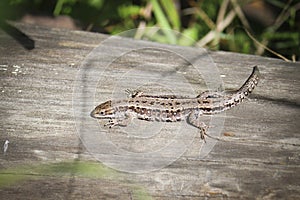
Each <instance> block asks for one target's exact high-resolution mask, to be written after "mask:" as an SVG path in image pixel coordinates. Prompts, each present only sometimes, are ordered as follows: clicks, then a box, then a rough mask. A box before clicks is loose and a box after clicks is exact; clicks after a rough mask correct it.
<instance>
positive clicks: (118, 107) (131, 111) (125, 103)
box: [90, 66, 260, 141]
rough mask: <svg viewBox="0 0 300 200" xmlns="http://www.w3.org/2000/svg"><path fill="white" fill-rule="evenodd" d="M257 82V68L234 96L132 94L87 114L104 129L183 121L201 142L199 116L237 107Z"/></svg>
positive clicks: (203, 126) (202, 125)
mask: <svg viewBox="0 0 300 200" xmlns="http://www.w3.org/2000/svg"><path fill="white" fill-rule="evenodd" d="M259 79H260V72H259V69H258V67H257V66H254V67H253V71H252V73H251V75H250V76H249V78H248V79H247V80H246V82H245V83H244V84H243V85H242V86H241V87H240V88H239V89H238V90H236V91H234V92H230V93H229V92H211V91H205V92H203V93H201V94H200V95H198V96H196V97H194V98H189V97H179V96H175V95H147V94H143V92H141V91H133V92H131V93H130V96H129V98H127V99H121V100H108V101H106V102H104V103H101V104H99V105H98V106H96V107H95V108H94V109H93V111H92V112H91V113H90V115H91V117H93V118H96V119H109V121H108V123H106V124H105V126H108V127H109V128H112V127H114V126H127V125H128V124H129V123H130V122H131V120H132V119H133V118H137V119H140V120H147V121H158V122H179V121H182V120H185V121H187V123H188V124H190V125H192V126H194V127H196V128H198V129H199V130H200V136H201V139H202V140H204V141H205V135H207V133H206V131H207V127H208V126H207V125H206V124H205V123H204V122H201V120H200V116H202V115H213V114H217V113H220V112H223V111H225V110H228V109H231V108H232V107H235V106H236V105H238V104H240V103H241V102H242V101H243V100H244V99H245V98H246V97H247V96H248V95H249V94H250V93H251V92H252V91H253V89H254V88H255V87H256V85H257V84H258V82H259Z"/></svg>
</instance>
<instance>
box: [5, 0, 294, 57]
mask: <svg viewBox="0 0 300 200" xmlns="http://www.w3.org/2000/svg"><path fill="white" fill-rule="evenodd" d="M299 9H300V2H299V1H298V0H44V1H43V0H1V1H0V20H2V21H3V20H16V21H23V22H27V23H35V24H40V25H41V24H42V25H49V26H54V27H65V28H70V29H81V30H86V31H94V32H101V33H105V34H118V33H120V32H123V31H127V30H129V29H135V28H136V30H137V31H136V34H135V35H134V36H133V37H135V38H138V39H145V38H146V39H147V35H148V34H151V39H152V40H153V38H154V40H156V41H158V42H163V43H169V44H178V45H186V46H201V47H205V48H209V49H211V50H224V51H232V52H240V53H247V54H257V55H263V56H270V57H281V58H282V59H286V60H299V55H300V48H299V46H300V42H299V41H300V36H299V32H300V12H299ZM145 27H159V28H163V29H161V30H162V31H157V32H156V33H148V32H147V31H146V30H148V29H145ZM168 29H170V30H174V31H168ZM176 32H177V33H178V34H176ZM187 38H190V39H187ZM191 39H192V40H191Z"/></svg>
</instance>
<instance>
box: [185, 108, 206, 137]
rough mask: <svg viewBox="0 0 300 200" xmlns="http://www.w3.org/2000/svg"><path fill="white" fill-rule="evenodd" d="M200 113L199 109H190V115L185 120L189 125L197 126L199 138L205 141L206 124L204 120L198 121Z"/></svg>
mask: <svg viewBox="0 0 300 200" xmlns="http://www.w3.org/2000/svg"><path fill="white" fill-rule="evenodd" d="M201 114H202V113H201V112H199V111H192V112H191V113H190V115H189V116H188V120H187V121H188V123H189V124H190V125H192V126H194V127H196V128H198V129H199V130H200V138H201V139H202V140H204V142H206V140H205V135H207V134H206V131H207V128H208V126H207V125H206V124H205V123H204V122H202V121H200V116H201Z"/></svg>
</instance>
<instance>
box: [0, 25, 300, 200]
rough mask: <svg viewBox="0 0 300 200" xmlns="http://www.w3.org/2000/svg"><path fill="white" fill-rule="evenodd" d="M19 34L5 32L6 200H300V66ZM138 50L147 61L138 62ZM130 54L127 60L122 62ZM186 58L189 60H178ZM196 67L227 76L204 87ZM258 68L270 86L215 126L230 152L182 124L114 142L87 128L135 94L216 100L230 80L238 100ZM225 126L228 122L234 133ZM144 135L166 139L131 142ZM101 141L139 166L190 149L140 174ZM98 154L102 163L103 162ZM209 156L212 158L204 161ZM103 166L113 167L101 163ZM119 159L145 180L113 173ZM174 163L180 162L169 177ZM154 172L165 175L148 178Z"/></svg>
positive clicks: (76, 35)
mask: <svg viewBox="0 0 300 200" xmlns="http://www.w3.org/2000/svg"><path fill="white" fill-rule="evenodd" d="M13 26H14V27H15V28H16V29H18V30H19V31H21V32H22V33H24V34H25V36H24V35H22V37H21V39H20V35H17V36H18V37H19V40H15V39H14V37H13V34H16V33H15V32H12V31H7V29H4V31H3V30H0V44H1V45H0V55H1V57H0V76H1V90H0V96H1V129H0V130H1V134H0V141H1V143H2V144H4V142H5V140H6V139H8V140H9V141H10V144H9V147H8V150H7V152H6V153H5V154H1V155H0V196H1V199H41V198H43V199H83V198H84V199H104V198H108V199H115V198H118V199H147V198H149V199H151V198H154V199H174V198H179V199H203V198H205V197H208V198H215V199H220V198H225V199H241V198H243V199H254V198H255V199H298V198H299V197H300V192H299V191H300V175H299V174H300V170H299V164H300V160H299V150H300V148H299V145H300V140H299V129H300V125H299V122H300V115H299V104H300V96H299V95H300V91H299V90H300V89H299V88H300V81H299V77H300V64H299V63H287V62H284V61H282V60H278V59H271V58H264V57H259V56H252V55H243V54H236V53H229V52H209V54H206V53H205V52H203V51H202V50H201V49H198V48H190V47H178V46H168V45H162V44H158V43H152V42H145V41H138V40H132V39H127V38H113V39H112V38H109V37H108V36H106V35H102V34H95V33H87V32H81V31H66V30H59V29H49V28H43V27H38V26H32V25H26V24H18V23H14V24H13ZM107 41H109V43H105V42H107ZM100 42H102V44H101V45H102V46H101V48H100V50H101V51H98V52H97V55H96V57H93V55H91V54H89V53H90V52H91V51H92V50H93V49H94V48H95V47H98V45H99V43H100ZM26 45H27V46H26ZM28 45H29V46H30V47H32V48H28ZM145 47H147V48H146V49H144V48H145ZM132 48H133V49H137V50H135V51H129V50H130V49H132ZM123 51H124V52H126V54H124V55H122V56H120V57H118V58H117V59H115V55H117V54H118V53H120V52H123ZM178 51H182V55H184V58H182V57H180V56H178V55H176V54H175V52H178ZM98 56H99V57H98ZM186 58H190V59H191V60H192V62H194V61H195V60H200V63H202V64H203V65H207V66H209V65H210V64H211V63H212V64H213V63H215V64H216V66H217V69H218V70H219V74H211V76H209V77H207V75H208V74H209V73H210V72H211V71H210V69H209V68H208V67H207V66H205V67H203V69H201V70H200V71H201V72H203V74H204V75H206V77H205V76H204V75H203V74H202V77H199V72H198V71H197V70H196V69H195V68H193V67H191V66H190V65H189V62H188V60H186ZM193 58H194V59H195V60H193ZM209 58H211V59H212V60H211V61H210V60H209ZM113 59H115V60H113ZM254 65H258V66H259V69H260V71H261V74H262V76H263V79H262V80H261V82H260V83H259V85H258V87H257V88H256V89H255V90H254V93H253V94H252V95H251V96H250V97H249V99H248V100H247V101H245V102H244V103H243V104H241V105H240V106H238V107H236V108H234V109H232V110H229V111H227V112H226V115H218V116H216V117H215V120H216V121H215V122H216V123H217V124H215V125H214V124H211V128H210V129H211V130H212V131H211V132H210V133H211V134H212V135H214V134H216V135H215V136H220V139H221V141H217V140H213V139H210V138H208V139H207V144H204V143H203V141H201V140H200V138H199V135H197V130H196V129H195V128H193V127H189V126H186V125H185V124H184V123H178V124H177V123H174V124H166V125H160V124H154V125H151V123H150V124H149V122H143V121H134V123H135V124H136V126H135V127H131V129H130V127H127V128H125V129H120V128H113V129H111V130H107V129H105V128H103V127H102V126H98V125H99V124H98V122H97V121H95V120H93V119H91V118H90V117H89V116H87V114H88V112H89V111H91V110H92V109H93V107H92V105H96V104H97V103H101V102H102V101H105V100H108V99H109V98H122V97H124V98H125V97H126V94H125V92H124V93H123V90H124V89H126V88H130V89H137V88H138V89H142V90H143V91H144V92H145V93H149V94H154V93H155V94H166V93H168V94H170V93H171V94H180V95H185V96H195V95H197V94H198V93H199V92H201V91H204V90H206V89H207V87H206V86H207V85H209V86H215V88H212V87H209V89H217V87H219V85H218V84H217V83H218V80H219V79H220V77H221V79H222V81H223V82H224V85H223V87H225V89H229V90H232V89H236V88H238V87H240V86H241V84H242V83H243V82H244V81H245V80H246V78H247V77H248V76H249V74H250V73H251V70H252V67H253V66H254ZM106 67H107V68H106ZM220 75H221V76H220ZM161 77H163V78H161ZM178 77H183V78H182V79H180V80H178ZM211 77H214V78H215V79H211ZM211 80H212V81H213V82H209V81H211ZM143 81H144V82H143ZM163 81H166V84H167V85H166V86H164V85H162V84H161V83H164V82H163ZM214 81H216V82H214ZM135 86H136V88H135ZM187 86H188V87H190V88H187ZM191 88H192V89H191ZM93 95H94V96H93ZM77 108H81V110H77ZM81 115H84V116H82V118H81ZM219 119H225V124H224V126H223V125H222V120H221V121H220V120H219ZM203 120H204V121H206V122H209V120H210V119H209V118H203ZM103 124H104V122H100V125H103ZM219 125H222V126H219ZM86 127H93V128H91V129H89V128H88V129H87V128H86ZM95 127H97V128H96V129H95ZM139 127H145V131H144V132H143V131H140V133H141V134H144V133H147V132H146V131H149V130H156V128H157V130H158V131H159V134H155V135H147V134H146V135H144V136H145V137H146V138H140V137H138V135H134V134H136V133H139V131H136V132H135V133H131V132H132V131H133V130H140V129H138V128H139ZM178 127H179V128H181V129H180V130H179V131H178ZM147 128H148V129H147ZM123 130H126V131H127V133H124V131H123ZM174 130H175V131H177V132H176V133H177V134H176V137H175V136H174ZM214 131H221V132H220V133H214ZM133 132H134V131H133ZM178 133H180V134H181V133H182V134H185V135H184V137H180V135H179V136H178ZM189 133H191V134H192V135H190V134H189ZM131 134H132V135H131ZM193 134H194V135H193ZM99 135H100V136H101V137H99ZM102 136H103V137H102ZM150 136H151V137H150ZM185 136H186V137H185ZM194 136H196V137H195V139H194V140H190V139H191V138H192V139H193V137H194ZM79 137H81V139H82V140H83V141H85V143H82V140H81V139H79ZM147 137H148V138H147ZM102 139H103V141H104V140H109V141H112V142H113V143H114V144H117V145H119V146H118V148H119V149H123V150H125V151H127V152H134V153H139V155H146V154H145V153H147V152H153V151H158V152H159V150H161V148H163V147H164V144H168V142H169V141H175V143H174V144H176V145H179V146H180V147H182V145H187V150H186V151H185V152H184V153H183V154H182V155H181V154H180V155H178V153H179V152H180V151H179V150H180V149H179V150H178V149H177V148H176V147H178V146H176V145H175V146H174V147H172V146H171V147H170V149H169V150H170V151H167V152H163V151H162V152H160V154H154V155H148V154H147V155H148V156H153V157H147V156H145V160H144V162H142V161H143V160H141V158H139V157H138V156H137V158H136V159H134V158H132V157H130V156H129V157H126V156H124V155H121V154H120V152H118V151H115V149H110V148H111V146H105V145H106V144H105V143H102ZM88 141H89V142H88ZM93 141H94V142H93ZM172 144H173V143H172ZM212 144H215V145H214V146H213V148H211V149H209V148H208V147H209V145H212ZM97 148H100V150H103V151H104V152H99V155H95V154H93V153H94V152H92V151H93V150H95V149H96V150H97ZM177 150H178V151H177ZM200 150H207V151H208V154H207V155H206V156H203V155H204V154H202V153H199V151H200ZM101 153H102V154H101ZM136 155H138V154H136ZM99 156H100V158H103V159H104V158H105V161H106V162H100V161H101V159H100V161H99V160H98V159H96V158H99ZM95 157H96V158H95ZM116 158H117V161H118V162H119V164H120V165H119V166H118V167H121V168H122V167H124V166H125V167H127V168H126V169H128V168H129V169H132V171H131V172H139V173H127V172H122V171H118V170H115V169H117V168H118V167H112V168H111V164H112V163H114V162H116ZM149 158H150V159H149ZM167 159H170V160H172V162H170V163H169V164H168V165H163V166H161V164H165V161H166V160H167ZM149 160H150V162H149ZM109 161H111V163H109ZM151 161H153V162H151ZM107 162H108V163H107ZM149 166H152V168H154V169H156V170H154V171H151V172H147V173H146V172H145V171H147V170H145V171H143V169H144V167H149ZM139 170H140V171H139ZM123 171H124V170H123ZM125 171H126V170H125Z"/></svg>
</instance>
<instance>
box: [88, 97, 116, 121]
mask: <svg viewBox="0 0 300 200" xmlns="http://www.w3.org/2000/svg"><path fill="white" fill-rule="evenodd" d="M114 112H115V111H114V109H113V108H112V105H111V101H106V102H104V103H101V104H100V105H98V106H97V107H96V108H95V109H94V110H93V111H92V112H91V117H94V118H97V119H107V118H113V116H114Z"/></svg>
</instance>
